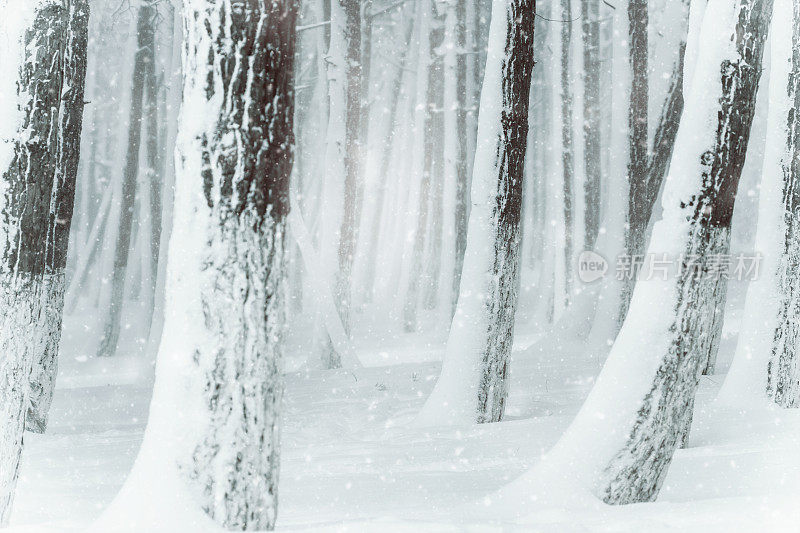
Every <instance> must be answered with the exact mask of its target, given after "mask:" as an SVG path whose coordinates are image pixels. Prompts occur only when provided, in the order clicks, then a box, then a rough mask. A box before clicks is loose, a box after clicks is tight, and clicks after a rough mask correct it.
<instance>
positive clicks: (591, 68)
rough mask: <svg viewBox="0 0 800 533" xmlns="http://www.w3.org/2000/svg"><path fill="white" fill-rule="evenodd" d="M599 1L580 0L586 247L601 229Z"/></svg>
mask: <svg viewBox="0 0 800 533" xmlns="http://www.w3.org/2000/svg"><path fill="white" fill-rule="evenodd" d="M599 18H600V0H581V29H582V35H583V71H584V74H583V87H584V95H583V106H584V107H583V114H584V119H585V122H584V124H583V135H584V167H585V172H586V181H585V182H584V190H583V194H584V197H585V199H586V200H585V204H586V217H585V232H586V236H585V241H586V248H587V249H592V248H594V245H595V243H596V242H597V235H598V232H599V231H600V194H601V183H600V176H601V172H602V169H601V161H600V149H601V142H600V138H601V124H600V119H601V116H600V22H599Z"/></svg>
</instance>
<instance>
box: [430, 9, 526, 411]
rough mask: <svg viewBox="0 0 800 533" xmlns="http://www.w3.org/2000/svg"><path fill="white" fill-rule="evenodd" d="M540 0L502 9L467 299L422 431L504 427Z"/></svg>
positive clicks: (487, 94) (464, 290) (482, 129)
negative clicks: (430, 426) (428, 426)
mask: <svg viewBox="0 0 800 533" xmlns="http://www.w3.org/2000/svg"><path fill="white" fill-rule="evenodd" d="M535 5H536V4H535V2H534V1H533V0H508V1H506V2H496V3H495V4H494V10H493V13H492V23H491V30H490V40H489V43H490V46H491V47H492V50H490V52H489V54H488V57H489V59H488V61H487V66H486V77H485V80H484V86H483V91H482V95H481V114H480V124H479V128H478V129H479V134H478V138H480V139H484V142H482V143H481V144H480V146H479V151H478V153H477V154H476V157H475V167H474V172H473V183H472V202H473V203H472V214H471V216H470V220H469V239H468V244H467V252H466V256H465V263H464V276H463V278H462V284H461V294H460V296H459V301H458V306H457V310H456V314H455V318H454V319H453V326H452V329H451V332H450V337H449V339H448V343H447V350H446V355H445V361H444V366H443V368H442V375H441V376H440V378H439V381H438V383H437V384H436V387H435V389H434V392H433V393H432V395H431V397H430V398H429V399H428V402H427V403H426V405H425V407H424V408H423V411H422V413H421V414H420V422H422V423H444V424H452V423H460V422H467V423H468V422H474V421H476V420H477V421H478V422H492V421H498V420H501V419H502V417H503V410H504V408H505V400H506V395H507V384H506V378H507V375H508V360H509V356H510V355H511V348H512V343H513V334H514V314H515V312H516V303H517V293H518V289H519V261H520V257H519V244H520V216H521V210H522V191H523V189H524V183H523V181H524V180H523V176H524V172H523V170H524V169H523V165H524V160H525V151H526V144H527V135H528V107H529V103H530V100H529V97H530V87H531V73H532V70H533V22H534V11H535Z"/></svg>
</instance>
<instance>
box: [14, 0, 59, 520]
mask: <svg viewBox="0 0 800 533" xmlns="http://www.w3.org/2000/svg"><path fill="white" fill-rule="evenodd" d="M4 7H5V9H4V18H5V21H4V26H5V28H4V31H3V33H4V35H5V37H4V38H3V40H2V41H3V44H2V45H0V46H2V49H1V50H0V55H1V56H2V62H3V64H4V66H5V67H6V68H7V70H5V75H6V76H5V77H6V78H7V79H6V80H4V81H3V82H2V83H3V86H2V90H1V91H0V92H1V93H2V94H4V95H6V98H5V99H4V100H3V106H4V107H5V109H3V111H2V114H3V117H4V121H3V122H4V123H3V124H2V125H0V128H2V130H0V131H2V137H3V138H2V141H3V142H2V143H0V144H2V150H0V168H1V169H2V178H0V179H1V181H2V195H0V207H1V210H0V309H2V321H1V323H0V349H2V353H3V357H2V364H0V384H2V385H0V399H2V402H0V404H2V409H1V410H0V420H2V424H0V456H2V460H0V524H2V525H5V524H7V523H8V518H9V514H10V511H11V504H12V501H13V496H14V489H15V486H16V481H17V475H18V469H19V460H20V454H21V452H22V433H23V428H24V425H25V419H26V412H27V407H28V398H29V391H30V385H29V377H30V375H31V369H32V366H33V363H34V361H35V360H37V359H39V358H40V357H41V354H42V351H43V350H44V349H45V346H46V344H47V342H48V341H49V340H50V339H49V338H48V337H49V335H48V333H49V331H46V330H44V328H43V327H42V326H43V324H42V322H41V321H42V316H43V315H44V316H46V317H47V316H50V314H49V313H48V312H47V311H46V309H45V308H44V307H45V303H46V302H45V297H44V295H45V286H46V284H45V276H46V275H47V245H46V243H47V237H48V233H49V231H50V228H51V216H50V213H51V202H52V194H53V185H54V183H55V182H56V179H57V178H56V174H57V169H59V166H60V164H61V163H62V161H60V158H59V152H60V139H59V124H60V120H59V110H60V108H61V92H62V84H63V77H64V73H63V68H62V64H63V54H64V38H65V35H66V31H67V27H68V24H67V21H68V17H67V12H66V9H65V8H66V6H65V5H64V3H63V2H62V1H61V0H38V1H36V2H28V1H27V0H25V1H19V2H7V5H6V6H4ZM15 71H16V72H17V73H18V76H14V74H13V73H14V72H15ZM14 94H16V95H17V98H14V97H13V96H12V95H14ZM65 155H67V154H66V153H65ZM47 292H49V291H47ZM48 303H49V302H48ZM45 321H46V319H45ZM47 372H48V373H49V370H48V371H47ZM37 374H38V372H37ZM47 379H49V378H47V377H44V376H43V382H44V381H45V380H47ZM44 386H47V387H49V384H47V383H44ZM37 399H40V398H37ZM43 407H44V406H43Z"/></svg>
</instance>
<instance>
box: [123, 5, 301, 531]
mask: <svg viewBox="0 0 800 533" xmlns="http://www.w3.org/2000/svg"><path fill="white" fill-rule="evenodd" d="M296 12H297V4H296V3H295V2H293V1H292V0H289V1H276V2H272V3H268V4H266V7H265V4H264V2H261V1H257V0H247V1H245V2H239V3H238V4H237V5H235V6H232V4H231V3H228V2H217V1H215V0H187V1H186V2H185V4H184V28H185V29H186V31H185V36H184V38H185V40H186V42H185V49H184V66H185V68H184V73H185V74H184V90H183V112H182V114H181V118H180V127H179V141H178V155H177V158H176V159H177V163H178V172H177V179H176V199H175V201H176V210H175V215H176V220H175V225H174V235H173V237H172V239H171V241H170V242H171V253H170V255H169V267H168V292H169V294H172V295H173V297H172V298H170V299H168V302H167V310H166V313H165V314H166V320H167V321H166V324H165V326H164V337H163V341H162V344H161V348H160V353H159V357H158V364H157V367H156V384H155V390H154V396H153V409H152V411H151V413H150V420H149V421H148V428H147V431H146V434H145V439H144V443H143V444H142V450H141V452H140V457H139V460H138V461H137V463H136V466H135V467H134V474H133V475H132V476H131V477H130V478H129V480H135V479H137V478H138V479H139V480H142V479H144V480H145V481H144V483H147V484H148V486H149V487H150V489H149V490H148V489H146V488H145V487H144V486H136V481H132V482H130V481H129V484H128V485H126V487H124V488H123V491H122V493H121V495H120V498H118V501H121V502H122V505H123V506H124V507H125V510H122V511H120V512H122V513H124V512H126V511H127V512H132V513H133V512H136V511H137V510H138V509H136V508H135V505H136V504H135V503H133V504H132V503H131V502H141V501H142V500H145V501H146V503H142V505H147V506H148V508H150V509H151V512H148V513H145V514H146V515H147V517H148V518H149V517H153V518H152V519H153V520H159V521H162V520H163V519H164V517H163V516H162V515H161V513H159V512H155V513H154V512H152V506H156V507H157V508H164V509H165V514H167V515H168V514H169V512H168V508H169V506H172V505H176V504H175V502H176V501H180V502H183V504H184V505H185V502H194V504H195V505H197V506H198V507H199V508H201V509H202V510H203V511H204V512H205V514H207V515H208V516H209V517H211V519H213V520H214V521H215V522H216V523H217V524H219V525H221V526H222V527H224V528H226V529H228V530H237V531H245V530H248V531H249V530H270V529H272V528H274V525H275V519H276V513H277V491H278V463H279V444H280V438H279V409H280V404H281V397H282V389H283V383H282V377H281V370H280V363H281V356H282V349H281V344H282V342H281V341H282V337H283V333H284V325H285V324H284V322H285V306H286V301H285V292H286V287H285V274H286V270H287V265H286V253H285V252H286V246H287V244H286V242H285V240H286V217H287V214H288V211H289V180H290V175H291V170H292V164H293V158H294V134H293V117H294V82H293V78H294V68H293V67H294V65H293V63H294V58H295V20H296ZM234 67H235V68H234ZM176 384H177V386H176ZM165 442H167V443H170V445H169V446H167V447H165V446H164V443H165ZM137 468H138V469H140V470H138V471H137ZM153 475H157V476H158V477H159V479H154V478H152V477H151V476H153ZM159 483H163V484H164V485H165V486H168V487H170V488H169V489H168V490H167V491H162V492H161V493H159V489H158V488H157V487H155V488H154V486H155V485H158V484H159ZM175 489H177V492H179V493H180V494H176V490H175ZM126 491H130V493H129V492H126ZM143 493H144V495H143ZM132 494H133V495H132ZM134 495H138V496H134ZM165 498H166V499H165ZM132 505H133V507H131V506H132ZM131 509H132V510H131ZM111 514H112V515H113V517H114V518H113V519H119V518H118V517H119V516H120V513H119V512H114V513H111ZM135 518H136V517H127V516H126V517H125V519H126V520H128V519H135ZM145 519H147V518H145ZM137 525H138V526H140V528H141V530H142V531H149V530H153V529H158V528H163V527H165V526H164V525H163V523H161V522H159V523H158V524H141V523H139V524H137Z"/></svg>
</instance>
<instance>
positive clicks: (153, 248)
mask: <svg viewBox="0 0 800 533" xmlns="http://www.w3.org/2000/svg"><path fill="white" fill-rule="evenodd" d="M149 1H150V5H151V9H152V12H153V22H152V24H153V37H154V38H153V40H152V41H151V42H150V46H149V47H148V48H147V49H146V50H145V53H146V56H145V61H144V80H145V82H144V88H145V93H144V123H145V132H146V136H145V162H146V163H147V168H146V169H145V176H146V178H147V183H148V189H147V190H148V197H149V205H147V206H143V207H146V211H144V210H140V211H139V212H140V213H145V212H146V213H148V214H149V218H148V221H147V225H148V226H149V227H150V234H149V235H145V236H143V239H142V242H143V243H144V244H145V246H149V256H150V264H149V265H145V266H146V267H148V268H147V271H143V272H142V274H143V277H144V278H145V279H146V280H147V286H146V287H145V290H146V294H145V309H146V311H147V313H148V315H149V316H148V317H147V332H146V334H145V338H147V337H148V336H149V334H150V323H151V321H152V319H153V306H154V305H155V293H156V282H157V280H158V260H159V255H160V253H161V210H162V203H161V188H162V184H163V181H164V174H163V172H162V169H163V168H164V167H163V165H162V164H161V157H162V152H161V147H160V146H159V145H160V144H162V143H163V144H167V143H166V138H165V136H163V135H162V133H164V131H163V130H162V128H161V122H164V121H163V119H160V118H159V109H158V108H159V94H160V93H161V91H160V87H159V85H160V84H159V79H158V76H157V74H156V41H155V31H156V22H157V20H159V19H160V17H159V15H158V1H159V0H149ZM167 12H168V13H169V12H170V11H169V10H167Z"/></svg>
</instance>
